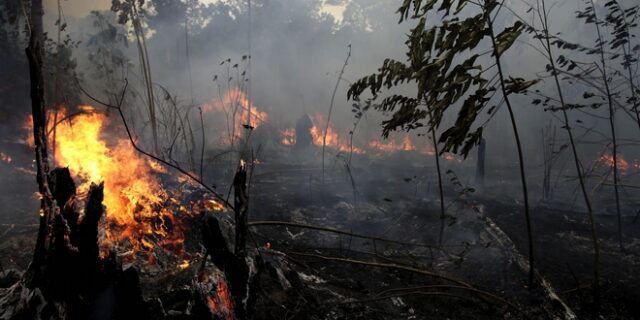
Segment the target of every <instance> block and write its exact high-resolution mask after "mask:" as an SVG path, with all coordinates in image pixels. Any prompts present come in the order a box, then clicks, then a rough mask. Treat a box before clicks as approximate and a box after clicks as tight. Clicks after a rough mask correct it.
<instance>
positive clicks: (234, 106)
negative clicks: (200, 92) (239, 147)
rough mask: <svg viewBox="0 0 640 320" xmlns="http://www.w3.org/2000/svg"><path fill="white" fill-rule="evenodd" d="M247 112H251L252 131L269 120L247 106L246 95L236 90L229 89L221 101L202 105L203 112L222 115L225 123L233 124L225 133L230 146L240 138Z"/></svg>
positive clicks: (245, 122)
mask: <svg viewBox="0 0 640 320" xmlns="http://www.w3.org/2000/svg"><path fill="white" fill-rule="evenodd" d="M249 106H251V108H249ZM249 110H251V123H250V124H249V125H250V126H251V127H253V129H256V128H258V127H259V126H261V125H262V124H264V123H265V122H267V121H268V120H269V115H268V114H267V113H266V112H263V111H260V110H258V108H257V107H256V106H255V105H254V104H253V103H251V104H249V99H248V98H247V96H246V94H245V93H244V92H243V91H242V90H240V89H238V88H231V89H229V91H227V92H226V93H225V94H224V96H223V97H222V99H213V100H211V101H210V102H209V103H205V104H203V105H202V111H203V112H205V113H208V112H214V113H224V115H225V117H226V119H227V121H228V122H229V123H232V124H233V125H231V126H229V128H228V131H229V132H227V137H226V138H225V140H226V143H227V144H231V142H232V141H235V140H236V139H238V138H240V137H241V135H242V132H244V131H243V130H245V126H246V125H247V122H249Z"/></svg>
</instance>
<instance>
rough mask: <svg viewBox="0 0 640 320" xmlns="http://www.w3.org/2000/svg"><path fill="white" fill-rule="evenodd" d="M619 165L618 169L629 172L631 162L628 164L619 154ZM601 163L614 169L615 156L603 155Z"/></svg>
mask: <svg viewBox="0 0 640 320" xmlns="http://www.w3.org/2000/svg"><path fill="white" fill-rule="evenodd" d="M616 160H617V164H618V169H620V170H622V171H627V170H629V167H630V166H629V162H627V160H625V159H624V157H623V156H622V155H621V154H619V155H618V156H617V159H616ZM600 162H602V163H603V164H604V165H606V166H607V167H610V168H613V164H614V162H613V155H612V154H603V155H602V156H600Z"/></svg>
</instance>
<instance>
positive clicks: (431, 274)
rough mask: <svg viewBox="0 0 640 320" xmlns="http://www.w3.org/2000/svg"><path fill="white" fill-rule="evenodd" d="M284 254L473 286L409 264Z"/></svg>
mask: <svg viewBox="0 0 640 320" xmlns="http://www.w3.org/2000/svg"><path fill="white" fill-rule="evenodd" d="M286 254H289V255H295V256H301V257H311V258H317V259H321V260H326V261H337V262H345V263H350V264H357V265H364V266H370V267H378V268H390V269H396V270H402V271H408V272H413V273H417V274H421V275H425V276H429V277H432V278H436V279H441V280H446V281H449V282H452V283H456V284H459V285H461V286H464V287H467V288H473V286H472V285H471V284H469V283H466V282H464V281H462V280H458V279H455V278H452V277H449V276H446V275H442V274H438V273H435V272H431V271H426V270H422V269H417V268H414V267H409V266H403V265H400V264H395V263H381V262H375V261H363V260H355V259H348V258H340V257H330V256H323V255H318V254H313V253H303V252H286Z"/></svg>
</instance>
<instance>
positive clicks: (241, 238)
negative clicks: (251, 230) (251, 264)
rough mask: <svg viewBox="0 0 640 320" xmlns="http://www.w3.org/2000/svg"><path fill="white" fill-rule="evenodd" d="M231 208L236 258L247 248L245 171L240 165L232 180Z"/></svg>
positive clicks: (243, 253)
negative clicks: (232, 195)
mask: <svg viewBox="0 0 640 320" xmlns="http://www.w3.org/2000/svg"><path fill="white" fill-rule="evenodd" d="M233 189H234V197H233V206H234V208H235V220H236V245H235V254H236V256H238V257H244V256H245V255H246V247H247V210H248V209H249V198H248V195H247V169H246V168H245V166H243V165H241V166H239V167H238V171H237V172H236V175H235V177H234V178H233Z"/></svg>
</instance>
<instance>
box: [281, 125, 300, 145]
mask: <svg viewBox="0 0 640 320" xmlns="http://www.w3.org/2000/svg"><path fill="white" fill-rule="evenodd" d="M280 137H281V138H282V140H280V143H282V144H283V145H285V146H292V145H294V144H296V129H294V128H289V129H284V130H282V131H280Z"/></svg>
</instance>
